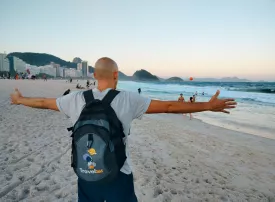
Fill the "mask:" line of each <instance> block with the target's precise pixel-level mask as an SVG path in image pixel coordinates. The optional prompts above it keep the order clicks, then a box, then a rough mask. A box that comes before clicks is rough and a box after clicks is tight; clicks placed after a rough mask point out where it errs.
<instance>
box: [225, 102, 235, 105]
mask: <svg viewBox="0 0 275 202" xmlns="http://www.w3.org/2000/svg"><path fill="white" fill-rule="evenodd" d="M225 104H226V105H237V102H233V101H227V102H225Z"/></svg>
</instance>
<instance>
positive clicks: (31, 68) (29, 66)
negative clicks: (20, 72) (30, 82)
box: [26, 64, 40, 75]
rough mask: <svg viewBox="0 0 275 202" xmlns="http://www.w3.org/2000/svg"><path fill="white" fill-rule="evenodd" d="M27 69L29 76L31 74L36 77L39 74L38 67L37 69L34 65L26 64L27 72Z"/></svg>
mask: <svg viewBox="0 0 275 202" xmlns="http://www.w3.org/2000/svg"><path fill="white" fill-rule="evenodd" d="M27 69H28V70H29V71H30V74H31V75H37V74H39V73H40V69H39V67H37V66H35V65H29V64H27V65H26V70H27Z"/></svg>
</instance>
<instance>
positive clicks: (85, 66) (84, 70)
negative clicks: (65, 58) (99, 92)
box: [82, 61, 88, 77]
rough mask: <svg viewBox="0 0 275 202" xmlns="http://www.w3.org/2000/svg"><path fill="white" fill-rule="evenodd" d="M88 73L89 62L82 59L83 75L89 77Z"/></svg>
mask: <svg viewBox="0 0 275 202" xmlns="http://www.w3.org/2000/svg"><path fill="white" fill-rule="evenodd" d="M87 75H88V62H87V61H82V76H83V77H87Z"/></svg>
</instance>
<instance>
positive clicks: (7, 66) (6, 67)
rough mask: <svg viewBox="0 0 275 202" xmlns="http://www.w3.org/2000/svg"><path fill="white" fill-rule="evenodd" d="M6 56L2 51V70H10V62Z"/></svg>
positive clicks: (0, 70) (0, 54) (0, 64)
mask: <svg viewBox="0 0 275 202" xmlns="http://www.w3.org/2000/svg"><path fill="white" fill-rule="evenodd" d="M6 56H7V55H6V54H2V53H0V72H9V71H10V62H9V60H8V58H6Z"/></svg>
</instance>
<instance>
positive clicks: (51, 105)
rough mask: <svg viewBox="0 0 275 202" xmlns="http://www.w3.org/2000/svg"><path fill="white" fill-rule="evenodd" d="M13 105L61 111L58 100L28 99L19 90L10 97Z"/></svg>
mask: <svg viewBox="0 0 275 202" xmlns="http://www.w3.org/2000/svg"><path fill="white" fill-rule="evenodd" d="M10 97H11V104H17V105H25V106H28V107H33V108H39V109H52V110H55V111H59V109H58V107H57V105H56V98H28V97H23V96H22V94H21V93H20V92H19V90H18V89H15V92H14V93H12V94H11V95H10Z"/></svg>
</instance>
